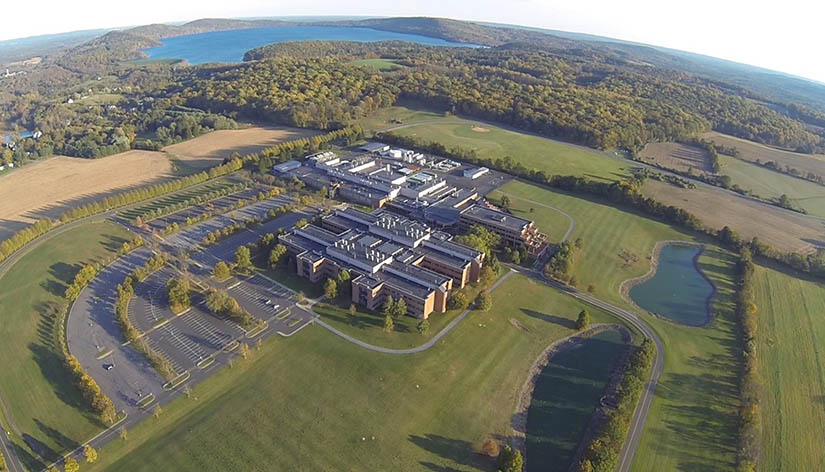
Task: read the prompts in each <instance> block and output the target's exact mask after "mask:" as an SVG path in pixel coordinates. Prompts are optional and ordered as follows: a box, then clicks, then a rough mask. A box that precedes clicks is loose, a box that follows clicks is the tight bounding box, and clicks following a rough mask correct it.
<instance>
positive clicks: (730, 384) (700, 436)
mask: <svg viewBox="0 0 825 472" xmlns="http://www.w3.org/2000/svg"><path fill="white" fill-rule="evenodd" d="M501 191H503V192H506V193H508V194H510V195H515V196H517V197H521V198H529V199H531V200H534V201H538V202H543V203H546V204H548V205H552V206H555V207H557V208H560V209H562V210H565V211H567V212H568V213H570V214H571V215H573V216H574V218H575V219H576V229H575V231H574V232H573V235H572V237H573V238H577V237H581V238H582V239H583V241H584V246H583V249H582V250H581V251H580V252H578V253H576V255H575V256H574V259H575V262H574V264H575V265H574V270H573V274H574V276H575V277H576V279H577V281H578V286H579V288H580V289H583V290H587V289H588V286H590V285H593V292H594V294H595V295H596V296H597V297H599V298H601V299H603V300H605V301H608V302H610V303H613V304H615V305H618V306H622V307H625V308H630V309H632V307H631V306H630V305H629V304H628V303H627V302H626V301H625V300H624V299H623V298H622V296H621V294H620V293H619V285H620V284H621V282H622V281H623V280H625V279H629V278H632V277H637V276H640V275H643V274H644V273H646V272H647V271H648V269H649V268H650V260H649V257H650V254H651V251H652V250H653V247H654V245H655V244H656V242H657V241H663V240H673V239H678V240H685V241H698V242H703V241H702V240H701V239H698V237H697V236H694V235H690V234H686V233H683V232H681V231H679V230H677V229H674V228H673V227H671V226H668V225H666V224H663V223H659V222H656V221H653V220H650V219H648V218H645V217H643V216H641V215H637V214H635V213H632V212H629V211H624V210H622V209H619V208H615V207H612V206H610V205H609V204H606V203H603V202H600V201H596V200H589V199H584V198H578V197H576V196H573V195H568V194H564V193H560V192H551V191H549V190H545V189H542V188H539V187H536V186H533V185H528V184H524V183H521V182H511V183H508V184H506V185H505V186H503V187H502V188H501ZM494 195H495V194H494ZM699 265H700V268H701V269H702V270H703V271H704V273H705V274H706V275H707V276H708V277H710V279H711V280H712V281H713V282H714V283H715V284H716V287H717V290H718V292H717V296H716V297H715V299H714V312H715V313H716V318H715V320H714V321H713V322H712V323H711V324H710V325H709V326H708V327H706V328H702V327H687V326H681V325H677V324H674V323H670V322H667V321H664V320H661V319H658V318H654V317H651V316H649V315H645V316H646V320H647V321H648V322H649V323H650V324H651V325H652V326H653V327H654V329H656V331H657V332H658V333H659V336H660V337H661V338H662V341H663V343H664V345H665V346H666V351H665V366H664V371H663V373H662V377H661V379H660V382H661V383H660V386H659V388H657V390H656V395H655V397H654V401H653V404H652V406H651V410H650V414H649V416H648V419H647V425H646V428H645V432H644V434H643V435H642V439H641V442H640V444H639V449H638V450H637V453H636V459H635V461H634V463H633V470H637V471H649V470H725V469H731V468H732V464H733V462H734V460H735V448H736V439H735V433H736V421H737V419H736V412H737V408H738V399H737V392H736V385H737V380H736V373H737V369H738V364H737V360H736V359H737V358H736V357H735V356H736V335H735V330H734V324H733V303H732V298H731V297H732V295H733V290H734V287H733V285H732V283H731V280H732V267H733V258H732V256H731V255H730V254H729V253H727V252H725V251H722V250H720V249H718V248H716V247H714V246H712V245H709V246H708V248H707V250H706V251H705V252H704V253H703V255H702V256H700V258H699Z"/></svg>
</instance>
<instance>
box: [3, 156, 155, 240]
mask: <svg viewBox="0 0 825 472" xmlns="http://www.w3.org/2000/svg"><path fill="white" fill-rule="evenodd" d="M170 170H171V164H170V163H169V159H167V158H166V156H165V155H163V153H159V152H151V151H127V152H124V153H120V154H116V155H114V156H109V157H105V158H102V159H79V158H73V157H65V156H57V157H53V158H50V159H47V160H44V161H42V162H37V163H34V164H29V165H27V166H25V167H23V168H21V169H18V170H15V171H13V172H11V173H9V174H7V175H5V176H3V177H0V239H3V238H6V237H8V235H9V234H10V233H11V232H13V231H16V230H18V229H20V228H22V227H23V226H25V225H27V224H29V223H31V222H33V221H34V220H36V219H38V218H43V217H55V216H57V215H59V214H60V213H62V212H63V211H64V210H65V209H66V208H67V207H69V206H71V205H77V204H82V203H85V202H88V201H90V200H92V199H94V198H95V197H100V196H102V195H103V194H106V193H108V192H111V191H113V190H119V189H124V188H129V187H132V186H135V185H140V184H145V183H147V182H151V181H154V180H158V179H159V178H162V177H165V176H168V175H169V172H170Z"/></svg>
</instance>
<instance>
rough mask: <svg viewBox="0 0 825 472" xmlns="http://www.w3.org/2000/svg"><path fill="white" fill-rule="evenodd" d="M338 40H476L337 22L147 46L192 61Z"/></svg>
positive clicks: (155, 54)
mask: <svg viewBox="0 0 825 472" xmlns="http://www.w3.org/2000/svg"><path fill="white" fill-rule="evenodd" d="M313 39H319V40H337V41H361V42H372V41H390V40H397V41H409V42H413V43H419V44H429V45H433V46H466V47H476V45H473V44H462V43H452V42H450V41H444V40H443V39H438V38H429V37H427V36H419V35H415V34H404V33H393V32H391V31H379V30H374V29H369V28H353V27H335V26H273V27H267V28H252V29H240V30H230V31H215V32H211V33H201V34H191V35H187V36H178V37H175V38H166V39H164V40H163V41H162V42H163V45H162V46H159V47H155V48H149V49H144V50H143V52H145V53H146V54H148V55H149V58H150V59H186V60H187V61H189V63H190V64H204V63H208V62H241V61H242V60H243V55H244V53H245V52H246V51H249V50H250V49H254V48H257V47H259V46H265V45H267V44H272V43H282V42H285V41H308V40H313Z"/></svg>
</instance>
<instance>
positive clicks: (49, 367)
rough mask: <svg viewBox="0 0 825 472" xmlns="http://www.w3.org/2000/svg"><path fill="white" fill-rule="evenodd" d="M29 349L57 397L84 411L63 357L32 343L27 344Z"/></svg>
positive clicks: (79, 395) (80, 397)
mask: <svg viewBox="0 0 825 472" xmlns="http://www.w3.org/2000/svg"><path fill="white" fill-rule="evenodd" d="M29 350H30V351H31V352H32V354H33V355H34V361H35V362H36V363H37V366H38V367H39V368H40V371H41V373H42V374H43V377H44V378H46V379H47V380H48V381H49V383H50V384H51V386H52V388H53V389H54V392H55V394H56V395H57V397H58V398H60V399H61V400H62V401H63V402H65V403H66V404H67V405H69V406H71V407H72V408H77V409H79V410H81V411H85V406H84V404H83V401H82V396H81V394H80V392H79V391H78V389H76V388H75V387H74V385H72V378H71V374H69V372H68V371H67V369H66V367H65V365H64V363H63V359H62V358H61V357H60V356H58V355H57V354H56V353H55V351H53V350H51V349H48V348H47V347H45V346H40V345H37V344H34V343H30V344H29Z"/></svg>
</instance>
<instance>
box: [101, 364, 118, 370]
mask: <svg viewBox="0 0 825 472" xmlns="http://www.w3.org/2000/svg"><path fill="white" fill-rule="evenodd" d="M114 367H115V365H114V364H103V368H104V369H106V370H112V369H114Z"/></svg>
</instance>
